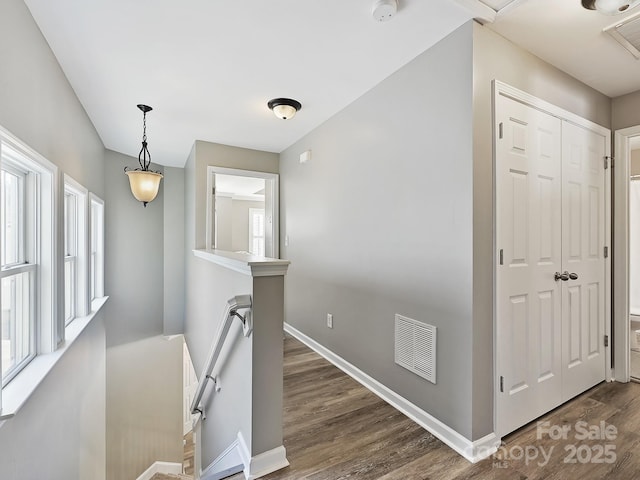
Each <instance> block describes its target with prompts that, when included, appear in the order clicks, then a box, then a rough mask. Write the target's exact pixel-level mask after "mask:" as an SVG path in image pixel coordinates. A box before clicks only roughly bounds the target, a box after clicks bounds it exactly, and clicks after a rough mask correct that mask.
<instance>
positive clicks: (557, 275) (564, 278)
mask: <svg viewBox="0 0 640 480" xmlns="http://www.w3.org/2000/svg"><path fill="white" fill-rule="evenodd" d="M576 278H577V277H576ZM553 279H554V280H555V281H556V282H557V281H558V280H562V281H563V282H566V281H567V280H569V272H566V271H565V272H564V273H560V272H556V273H555V275H554V276H553Z"/></svg>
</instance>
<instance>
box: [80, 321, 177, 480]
mask: <svg viewBox="0 0 640 480" xmlns="http://www.w3.org/2000/svg"><path fill="white" fill-rule="evenodd" d="M131 320H132V321H135V320H134V319H131ZM182 342H183V340H182V338H181V337H173V338H171V339H168V338H166V337H162V336H155V337H148V338H144V339H141V340H137V341H134V342H130V343H123V344H120V345H116V346H112V347H109V348H108V349H107V400H106V404H107V479H113V480H122V479H135V478H137V477H138V476H139V475H140V474H141V473H142V472H144V471H145V470H146V469H147V468H149V466H151V464H153V463H154V462H156V461H164V462H173V463H182V457H183V453H182V452H183V448H182V429H183V424H182V397H183V388H182ZM87 478H88V477H87Z"/></svg>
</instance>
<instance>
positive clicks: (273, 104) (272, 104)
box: [267, 98, 302, 120]
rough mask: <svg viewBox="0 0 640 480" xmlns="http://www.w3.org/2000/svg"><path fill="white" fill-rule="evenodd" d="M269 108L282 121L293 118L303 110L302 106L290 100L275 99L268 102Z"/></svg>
mask: <svg viewBox="0 0 640 480" xmlns="http://www.w3.org/2000/svg"><path fill="white" fill-rule="evenodd" d="M267 106H268V107H269V108H270V109H271V110H273V113H274V114H275V116H276V117H278V118H281V119H282V120H288V119H290V118H293V117H294V116H295V114H296V113H297V111H298V110H300V109H301V108H302V104H301V103H300V102H298V101H296V100H292V99H290V98H274V99H273V100H269V101H268V102H267Z"/></svg>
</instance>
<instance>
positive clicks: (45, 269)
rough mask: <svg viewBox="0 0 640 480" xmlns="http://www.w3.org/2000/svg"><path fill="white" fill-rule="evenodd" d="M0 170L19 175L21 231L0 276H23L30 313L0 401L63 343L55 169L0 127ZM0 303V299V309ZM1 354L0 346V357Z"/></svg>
mask: <svg viewBox="0 0 640 480" xmlns="http://www.w3.org/2000/svg"><path fill="white" fill-rule="evenodd" d="M0 167H1V168H2V169H4V170H6V171H8V172H10V173H14V172H16V171H19V172H21V174H24V177H23V178H24V182H23V187H22V188H23V192H24V204H23V206H22V212H21V213H22V215H21V216H22V217H23V218H24V220H23V222H24V226H23V227H21V230H22V229H23V233H22V234H23V235H24V238H23V240H24V241H23V242H22V243H23V249H24V251H23V254H22V255H21V257H22V258H21V259H19V260H20V262H19V263H17V264H13V265H8V266H7V268H1V269H0V277H2V278H9V277H11V276H13V275H18V274H22V273H25V272H29V285H28V288H29V309H30V312H29V314H30V318H29V326H30V332H29V344H30V351H29V355H28V356H27V357H26V358H25V359H23V361H21V362H20V363H19V364H17V365H16V366H14V367H12V369H11V370H10V373H9V374H7V375H6V376H5V377H4V378H3V377H2V375H1V374H0V402H1V401H2V397H1V395H2V388H4V387H5V386H6V385H8V384H9V383H10V382H11V381H12V380H14V379H15V378H16V377H17V376H18V374H19V373H20V372H21V371H23V370H24V368H25V367H26V366H27V365H28V364H29V363H30V362H31V361H32V360H33V359H34V358H36V357H37V356H38V355H40V354H43V353H49V352H52V351H54V350H55V349H56V347H57V346H58V345H59V344H60V343H61V341H62V339H63V338H64V332H63V331H61V330H60V328H59V326H58V325H57V322H56V320H57V318H58V317H57V315H56V307H57V300H56V283H57V282H56V271H57V264H56V259H57V250H56V248H57V238H56V232H57V225H56V222H55V219H56V217H55V212H56V211H57V204H58V193H57V188H56V187H57V185H58V168H57V167H56V166H55V165H54V164H53V163H51V162H49V161H48V160H47V159H46V158H44V157H43V156H41V155H40V154H38V153H37V152H36V151H35V150H33V149H31V148H30V147H28V146H27V145H26V144H24V142H22V141H20V140H19V139H18V138H16V137H15V136H13V135H12V134H11V133H9V132H8V131H7V130H5V129H4V128H2V127H0ZM0 188H4V186H3V185H2V186H0ZM21 195H22V194H21ZM2 302H3V299H2V298H1V296H0V307H1V306H2ZM1 355H2V345H1V343H0V358H1ZM0 405H1V403H0Z"/></svg>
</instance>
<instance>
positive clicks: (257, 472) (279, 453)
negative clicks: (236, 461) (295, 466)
mask: <svg viewBox="0 0 640 480" xmlns="http://www.w3.org/2000/svg"><path fill="white" fill-rule="evenodd" d="M238 451H239V452H240V456H241V457H242V462H243V463H244V476H245V478H246V480H254V479H256V478H260V477H264V476H265V475H268V474H270V473H271V472H275V471H276V470H280V469H281V468H284V467H288V466H289V460H287V451H286V449H285V448H284V446H283V445H280V446H279V447H276V448H272V449H271V450H267V451H266V452H262V453H260V454H258V455H256V456H255V457H251V454H250V453H249V447H248V446H247V444H246V442H245V441H244V437H243V436H242V432H238Z"/></svg>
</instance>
